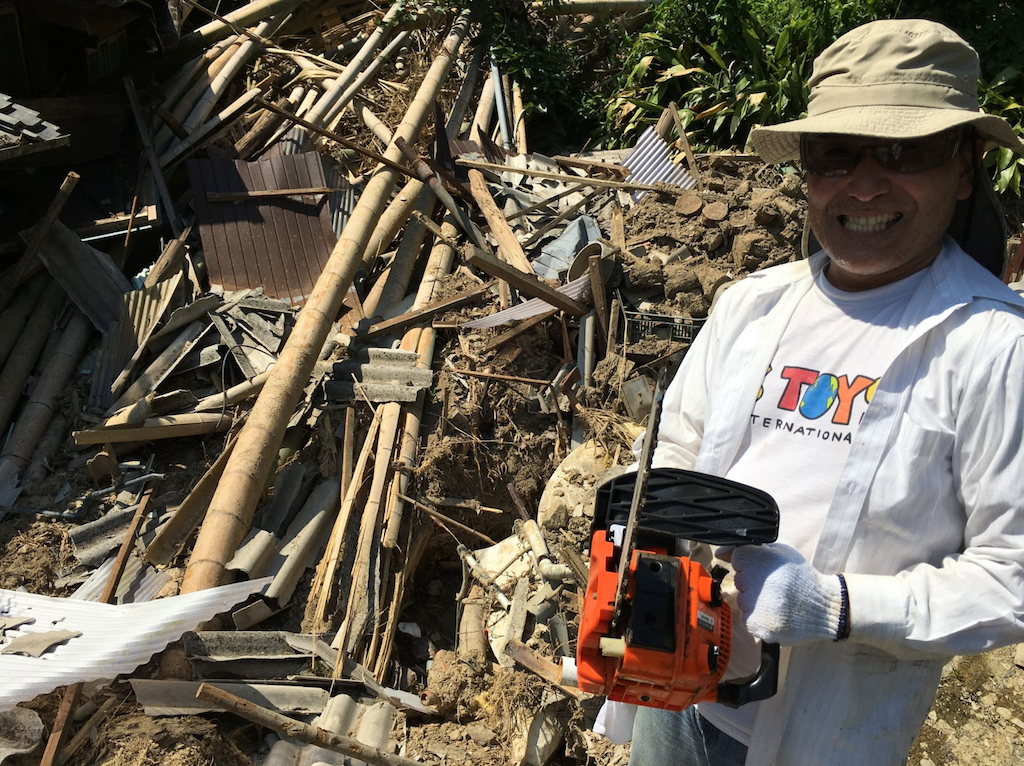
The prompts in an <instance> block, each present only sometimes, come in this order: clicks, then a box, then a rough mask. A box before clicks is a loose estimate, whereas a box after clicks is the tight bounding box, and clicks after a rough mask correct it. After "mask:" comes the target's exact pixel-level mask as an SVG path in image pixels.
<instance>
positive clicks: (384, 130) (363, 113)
mask: <svg viewBox="0 0 1024 766" xmlns="http://www.w3.org/2000/svg"><path fill="white" fill-rule="evenodd" d="M355 110H356V114H357V115H359V119H360V120H362V121H363V125H365V126H366V127H367V129H368V130H369V131H370V132H371V133H373V135H374V137H376V139H377V140H378V141H380V142H381V143H382V144H384V146H387V145H388V144H390V143H391V140H392V139H393V138H394V135H395V134H394V131H392V130H391V128H390V127H388V126H387V125H385V124H384V121H383V120H382V119H381V118H380V117H378V116H377V115H375V114H374V113H373V110H372V109H370V106H369V104H367V103H366V101H364V100H363V99H361V98H356V99H355Z"/></svg>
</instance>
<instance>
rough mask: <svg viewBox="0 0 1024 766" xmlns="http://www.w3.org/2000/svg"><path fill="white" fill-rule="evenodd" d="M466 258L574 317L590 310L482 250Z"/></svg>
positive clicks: (473, 264) (484, 270)
mask: <svg viewBox="0 0 1024 766" xmlns="http://www.w3.org/2000/svg"><path fill="white" fill-rule="evenodd" d="M466 260H467V261H468V262H469V264H470V265H471V266H475V267H476V268H478V269H480V271H482V272H484V273H486V274H489V275H490V276H492V277H495V278H497V279H504V280H505V281H506V282H508V283H509V284H511V285H514V286H515V287H517V288H518V289H520V290H522V291H523V292H524V293H526V294H527V295H530V296H532V297H534V298H540V299H541V300H542V301H544V302H545V303H549V304H551V305H552V306H554V307H555V308H557V309H561V310H562V311H564V312H565V313H567V314H570V315H572V316H574V317H581V316H583V315H584V314H586V313H587V312H589V311H590V309H589V308H587V307H586V306H584V305H583V304H582V303H580V302H579V301H577V300H575V299H574V298H570V297H569V296H568V295H565V294H563V293H560V292H558V290H556V289H555V288H553V287H550V286H548V285H547V284H545V283H544V282H541V281H540V280H539V279H537V277H535V276H531V275H530V274H524V273H523V272H522V271H520V270H519V269H517V268H515V267H513V266H511V265H509V264H507V263H502V262H501V261H498V260H495V259H494V258H492V257H491V256H489V255H487V254H486V253H485V252H483V251H482V250H476V251H475V252H474V253H472V254H471V255H467V256H466Z"/></svg>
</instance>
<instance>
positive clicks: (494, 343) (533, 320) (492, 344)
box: [480, 309, 556, 354]
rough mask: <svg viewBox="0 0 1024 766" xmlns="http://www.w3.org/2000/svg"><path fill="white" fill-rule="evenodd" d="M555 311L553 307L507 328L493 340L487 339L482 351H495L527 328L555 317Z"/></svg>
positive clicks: (482, 352)
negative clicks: (509, 328)
mask: <svg viewBox="0 0 1024 766" xmlns="http://www.w3.org/2000/svg"><path fill="white" fill-rule="evenodd" d="M555 311H556V310H555V309H552V310H551V311H546V312H545V313H543V314H537V316H534V317H530V318H529V319H527V320H525V321H523V322H520V323H519V324H518V325H516V326H515V327H513V328H512V329H511V330H506V331H505V332H503V333H502V334H501V335H498V336H497V337H494V338H492V339H491V340H489V341H487V343H485V344H484V345H483V347H482V348H481V349H480V353H481V354H484V353H487V352H488V351H493V350H494V349H496V348H498V347H499V346H504V345H505V344H506V343H508V342H509V341H510V340H512V339H513V338H516V337H518V336H520V335H522V334H523V333H524V332H526V331H527V330H529V329H531V328H533V327H536V326H537V325H539V324H542V323H543V322H544V321H545V320H547V319H550V318H551V317H553V316H554V315H555Z"/></svg>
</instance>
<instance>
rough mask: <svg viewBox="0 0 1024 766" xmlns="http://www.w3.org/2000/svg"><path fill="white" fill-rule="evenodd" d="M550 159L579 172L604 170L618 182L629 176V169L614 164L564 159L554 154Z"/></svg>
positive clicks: (562, 156)
mask: <svg viewBox="0 0 1024 766" xmlns="http://www.w3.org/2000/svg"><path fill="white" fill-rule="evenodd" d="M552 159H553V160H554V161H555V162H557V163H558V164H559V165H565V166H566V167H570V168H580V169H581V170H586V171H591V170H604V171H605V172H608V173H611V174H612V175H613V176H617V177H618V179H619V180H620V181H621V180H623V179H624V178H625V177H626V176H628V175H629V168H627V167H623V166H622V165H617V164H615V163H614V162H599V161H598V160H588V159H580V158H578V157H566V156H564V155H561V154H556V155H555V156H554V157H552Z"/></svg>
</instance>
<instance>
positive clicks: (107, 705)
mask: <svg viewBox="0 0 1024 766" xmlns="http://www.w3.org/2000/svg"><path fill="white" fill-rule="evenodd" d="M119 701H120V700H118V698H117V697H107V698H106V699H105V700H104V701H103V704H102V705H100V708H99V710H97V711H96V712H95V713H93V714H92V716H91V717H90V718H89V720H88V721H86V722H85V723H84V724H83V725H82V728H80V729H79V730H78V731H77V732H76V733H75V736H73V737H72V738H71V739H70V740H69V741H68V744H67V746H66V747H65V748H64V750H63V751H62V752H61V754H60V760H59V761H58V762H57V763H58V764H59V766H63V764H65V763H67V762H68V760H69V759H70V758H71V756H73V755H74V754H75V753H77V752H78V751H79V750H80V749H81V747H82V745H84V744H85V743H86V742H88V741H89V738H90V737H91V736H92V733H93V730H94V729H97V728H98V727H99V725H100V724H101V723H103V722H104V721H105V720H106V718H107V716H108V715H110V711H111V710H113V709H114V705H116V704H117V703H118V702H119Z"/></svg>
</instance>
